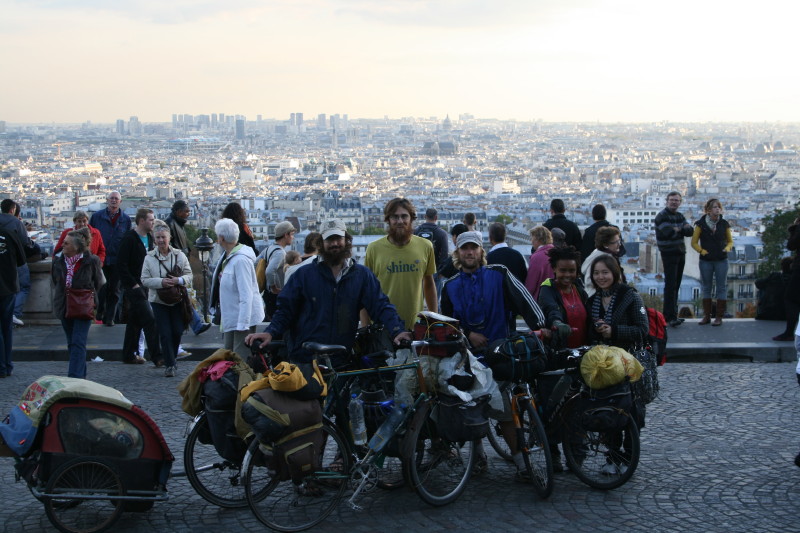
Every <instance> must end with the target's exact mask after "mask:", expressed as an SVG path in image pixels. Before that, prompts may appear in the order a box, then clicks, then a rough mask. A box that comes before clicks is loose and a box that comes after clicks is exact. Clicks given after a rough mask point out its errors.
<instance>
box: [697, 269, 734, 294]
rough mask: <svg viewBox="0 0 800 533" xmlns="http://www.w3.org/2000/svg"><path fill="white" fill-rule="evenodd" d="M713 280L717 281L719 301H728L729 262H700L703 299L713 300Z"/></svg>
mask: <svg viewBox="0 0 800 533" xmlns="http://www.w3.org/2000/svg"><path fill="white" fill-rule="evenodd" d="M712 280H716V283H717V290H716V291H715V292H716V299H717V300H727V299H728V285H727V283H728V260H727V259H723V260H722V261H703V260H702V259H701V260H700V281H701V282H702V284H703V298H712V296H711V285H712Z"/></svg>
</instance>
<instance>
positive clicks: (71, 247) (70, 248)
mask: <svg viewBox="0 0 800 533" xmlns="http://www.w3.org/2000/svg"><path fill="white" fill-rule="evenodd" d="M90 239H91V234H90V233H89V230H88V228H83V229H81V230H77V231H71V232H69V233H68V234H67V237H66V238H65V239H64V244H63V248H62V252H63V253H62V255H61V257H58V258H56V259H55V260H54V262H53V269H52V272H51V279H52V282H53V286H54V288H53V314H55V316H56V317H58V318H60V319H61V325H62V327H63V328H64V333H65V334H66V335H67V346H68V348H69V368H68V373H67V375H68V376H69V377H71V378H82V379H85V378H86V339H87V337H88V336H89V326H91V324H92V321H91V320H90V319H88V318H87V319H79V318H66V312H67V303H66V295H67V289H68V288H71V289H92V290H94V298H95V307H97V292H98V291H99V290H100V287H102V286H103V285H104V284H105V278H104V277H103V269H102V267H101V266H100V259H98V257H97V256H96V255H92V254H91V253H90V252H89V240H90Z"/></svg>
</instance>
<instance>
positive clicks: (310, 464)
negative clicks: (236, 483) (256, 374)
mask: <svg viewBox="0 0 800 533" xmlns="http://www.w3.org/2000/svg"><path fill="white" fill-rule="evenodd" d="M242 418H244V420H245V421H246V422H247V423H248V424H250V426H251V428H252V429H253V433H254V434H255V435H256V438H258V440H259V442H260V443H261V445H262V449H263V450H264V451H266V452H267V453H266V454H265V455H266V456H267V458H268V459H267V461H268V466H269V468H270V470H272V471H274V472H276V473H277V476H278V477H279V479H281V480H282V481H286V480H289V479H291V480H292V481H293V482H295V483H300V481H302V479H303V478H304V477H305V476H306V475H308V474H309V473H311V472H313V470H314V468H315V467H316V465H317V463H318V460H319V455H320V452H321V450H322V447H323V446H324V441H325V434H324V431H323V429H322V406H321V405H320V402H319V400H298V399H296V398H293V397H291V396H289V395H288V394H286V393H284V392H281V391H276V390H274V389H261V390H257V391H256V392H254V393H253V394H251V395H250V397H249V398H248V399H247V401H246V402H245V403H244V404H242Z"/></svg>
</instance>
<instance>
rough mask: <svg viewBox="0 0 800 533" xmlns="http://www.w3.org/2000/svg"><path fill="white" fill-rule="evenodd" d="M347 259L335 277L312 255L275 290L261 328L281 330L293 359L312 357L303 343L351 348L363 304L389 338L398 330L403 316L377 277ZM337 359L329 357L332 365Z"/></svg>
mask: <svg viewBox="0 0 800 533" xmlns="http://www.w3.org/2000/svg"><path fill="white" fill-rule="evenodd" d="M348 261H350V263H351V264H350V266H349V268H348V269H347V270H346V272H345V273H344V274H343V275H342V277H341V279H340V280H339V281H338V282H337V281H336V280H335V279H334V277H333V272H331V269H330V267H328V265H326V264H325V263H324V262H323V261H322V260H321V258H320V257H317V258H316V259H314V261H312V262H311V263H309V264H307V265H304V266H301V267H300V268H299V269H297V271H295V272H294V274H292V276H291V277H290V278H289V281H288V282H287V283H286V285H285V286H284V287H283V289H282V290H281V292H280V294H279V295H278V310H277V311H276V312H275V315H274V316H273V317H272V322H270V324H269V326H267V329H266V331H267V332H268V333H270V334H271V335H272V336H273V337H275V336H278V335H283V338H284V339H285V340H286V342H287V347H288V351H289V359H290V361H292V362H293V363H307V362H310V361H311V353H310V352H308V351H307V350H304V349H303V343H304V342H309V341H311V342H320V343H323V344H341V345H342V346H344V347H345V348H347V349H350V348H352V347H353V342H354V341H355V338H356V330H358V320H359V311H360V310H361V309H362V308H364V309H366V310H367V313H369V316H370V317H371V318H372V319H373V320H374V321H375V322H377V323H381V324H383V325H384V327H385V328H386V329H387V330H388V331H389V333H390V335H391V336H392V337H393V338H394V337H395V336H396V335H397V334H398V333H401V332H402V331H403V321H402V320H400V317H399V316H398V314H397V310H396V309H395V307H394V305H392V304H391V303H390V302H389V298H387V297H386V295H385V294H384V293H383V291H381V285H380V283H379V282H378V278H376V277H375V275H374V274H373V273H372V272H371V271H370V270H369V269H368V268H367V267H365V266H364V265H359V264H357V263H355V262H354V261H351V260H348ZM341 362H342V361H333V363H334V365H335V366H338V363H341Z"/></svg>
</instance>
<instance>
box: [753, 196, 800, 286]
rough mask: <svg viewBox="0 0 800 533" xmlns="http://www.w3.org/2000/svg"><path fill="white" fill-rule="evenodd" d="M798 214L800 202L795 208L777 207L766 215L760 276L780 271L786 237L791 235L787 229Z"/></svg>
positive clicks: (759, 267) (762, 236) (762, 237)
mask: <svg viewBox="0 0 800 533" xmlns="http://www.w3.org/2000/svg"><path fill="white" fill-rule="evenodd" d="M798 216H800V202H798V203H796V204H794V208H793V209H790V210H788V211H783V210H782V209H776V210H775V212H773V213H771V214H769V215H767V216H766V217H764V233H762V234H761V242H763V243H764V251H763V253H762V254H761V257H762V258H763V259H764V261H763V262H762V263H761V264H760V265H758V275H759V277H762V278H763V277H767V276H768V275H769V274H770V273H772V272H775V271H780V269H781V258H782V257H783V256H784V254H785V252H786V239H787V238H788V237H789V233H788V232H787V231H786V229H787V228H788V227H789V226H791V225H792V223H793V222H794V220H795V219H796V218H797V217H798Z"/></svg>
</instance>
